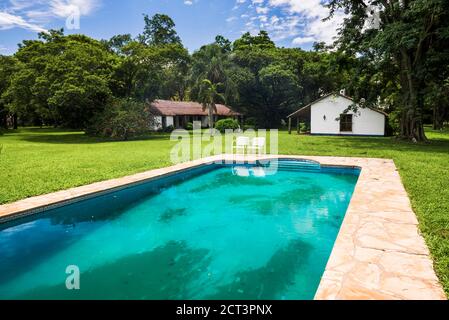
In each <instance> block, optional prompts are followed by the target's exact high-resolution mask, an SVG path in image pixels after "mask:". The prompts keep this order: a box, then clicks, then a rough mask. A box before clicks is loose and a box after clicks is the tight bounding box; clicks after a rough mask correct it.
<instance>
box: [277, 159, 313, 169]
mask: <svg viewBox="0 0 449 320" xmlns="http://www.w3.org/2000/svg"><path fill="white" fill-rule="evenodd" d="M278 169H279V170H282V171H320V170H321V166H320V164H319V163H317V162H313V161H294V160H291V161H289V160H280V161H279V162H278Z"/></svg>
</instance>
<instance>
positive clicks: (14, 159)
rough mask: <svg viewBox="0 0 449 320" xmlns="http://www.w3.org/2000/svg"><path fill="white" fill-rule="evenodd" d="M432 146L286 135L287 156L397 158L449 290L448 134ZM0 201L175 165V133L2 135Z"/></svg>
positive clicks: (282, 140)
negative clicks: (111, 138)
mask: <svg viewBox="0 0 449 320" xmlns="http://www.w3.org/2000/svg"><path fill="white" fill-rule="evenodd" d="M427 135H428V137H429V138H430V139H431V142H430V143H429V144H412V143H408V142H400V141H396V140H395V139H394V138H364V137H360V138H359V137H346V138H345V137H311V136H298V135H295V134H292V135H288V134H287V133H286V132H281V133H280V137H279V153H280V154H299V155H333V156H359V157H375V158H388V159H393V160H394V161H395V163H396V166H397V167H398V168H399V172H400V175H401V177H402V180H403V182H404V185H405V187H406V189H407V192H408V193H409V195H410V198H411V200H412V204H413V208H414V209H415V212H416V213H417V215H418V219H419V221H420V228H421V231H422V232H423V234H424V236H425V238H426V241H427V244H428V246H429V248H430V250H431V252H432V255H433V257H434V260H435V262H436V264H435V267H436V271H437V273H438V276H439V277H440V280H441V282H442V283H443V285H444V288H445V290H446V293H447V294H449V132H445V133H440V132H432V131H428V132H427ZM0 145H3V151H2V153H1V154H0V181H1V184H0V203H7V202H12V201H15V200H18V199H22V198H25V197H29V196H33V195H38V194H43V193H49V192H52V191H56V190H61V189H66V188H69V187H74V186H79V185H83V184H87V183H91V182H95V181H100V180H105V179H110V178H114V177H120V176H124V175H128V174H132V173H136V172H141V171H144V170H148V169H153V168H158V167H163V166H167V165H170V159H169V152H170V149H171V147H172V146H173V145H174V142H171V141H170V140H169V136H168V135H152V136H149V137H148V138H147V139H144V140H139V141H128V142H108V141H102V140H99V139H95V138H89V137H86V136H85V135H84V134H82V133H81V132H73V131H62V130H55V129H37V128H28V129H20V130H17V131H9V132H7V133H5V134H4V135H3V136H0Z"/></svg>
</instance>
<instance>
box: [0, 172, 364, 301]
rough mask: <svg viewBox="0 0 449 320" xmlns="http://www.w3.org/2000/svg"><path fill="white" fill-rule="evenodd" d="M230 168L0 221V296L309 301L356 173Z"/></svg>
mask: <svg viewBox="0 0 449 320" xmlns="http://www.w3.org/2000/svg"><path fill="white" fill-rule="evenodd" d="M284 170H285V171H284ZM234 173H235V170H233V168H232V167H229V166H220V165H209V166H206V167H202V168H196V169H192V170H189V171H187V172H184V173H182V174H176V175H174V176H171V177H168V178H163V179H159V180H157V181H152V182H148V183H144V184H141V185H138V186H133V187H131V188H127V189H124V190H121V191H116V192H113V193H109V194H106V195H102V196H99V197H95V198H91V199H88V200H83V201H80V202H77V203H75V204H71V205H67V206H64V207H60V208H57V209H53V210H49V211H47V212H46V213H43V214H39V215H35V216H32V217H28V218H25V219H20V220H17V221H14V222H10V223H6V224H1V225H0V248H1V249H0V298H1V299H10V298H15V299H312V298H313V296H314V294H315V292H316V289H317V287H318V284H319V282H320V277H321V275H322V273H323V271H324V268H325V265H326V263H327V260H328V258H329V255H330V252H331V250H332V247H333V244H334V241H335V239H336V236H337V233H338V231H339V228H340V225H341V223H342V221H343V218H344V215H345V212H346V209H347V206H348V204H349V201H350V199H351V196H352V192H353V189H354V186H355V184H356V181H357V178H358V172H357V171H356V170H342V169H332V170H330V169H328V170H325V169H314V170H308V169H304V170H303V169H297V170H292V169H291V168H289V167H288V166H286V168H285V169H281V170H280V171H278V173H276V174H275V175H269V176H265V177H256V176H247V177H242V176H236V175H234ZM68 265H76V266H78V267H79V269H80V272H81V275H80V290H67V289H66V286H65V281H66V277H67V276H68V275H67V274H66V273H65V271H66V267H67V266H68Z"/></svg>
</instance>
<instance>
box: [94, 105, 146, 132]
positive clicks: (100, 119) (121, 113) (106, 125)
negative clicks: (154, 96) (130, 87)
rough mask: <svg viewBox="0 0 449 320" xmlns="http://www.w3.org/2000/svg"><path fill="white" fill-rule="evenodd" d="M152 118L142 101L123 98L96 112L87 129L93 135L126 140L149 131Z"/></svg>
mask: <svg viewBox="0 0 449 320" xmlns="http://www.w3.org/2000/svg"><path fill="white" fill-rule="evenodd" d="M153 121H154V120H153V118H152V116H151V115H150V113H149V111H148V110H147V109H146V107H145V106H144V104H143V103H140V102H136V101H132V100H129V99H123V100H118V101H115V102H114V103H113V104H112V105H111V106H110V107H109V108H106V109H105V110H104V111H103V112H102V113H101V114H98V115H97V116H96V117H95V118H94V119H93V120H92V123H91V125H90V126H89V127H88V129H87V133H88V134H89V135H93V136H100V137H106V138H112V139H117V140H128V139H129V138H131V137H134V136H138V135H141V134H144V133H146V132H148V131H149V126H150V125H151V124H152V122H153Z"/></svg>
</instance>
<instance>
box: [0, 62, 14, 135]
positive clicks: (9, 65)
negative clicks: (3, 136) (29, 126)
mask: <svg viewBox="0 0 449 320" xmlns="http://www.w3.org/2000/svg"><path fill="white" fill-rule="evenodd" d="M17 69H18V61H17V60H16V59H15V58H14V57H10V56H3V55H0V130H1V128H5V129H7V128H8V125H7V118H8V115H9V112H10V110H9V108H8V106H7V101H6V99H5V98H4V97H3V94H4V93H5V92H6V90H7V89H8V87H9V85H10V82H11V77H12V75H13V74H14V73H15V72H16V71H17ZM15 126H17V123H15Z"/></svg>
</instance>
